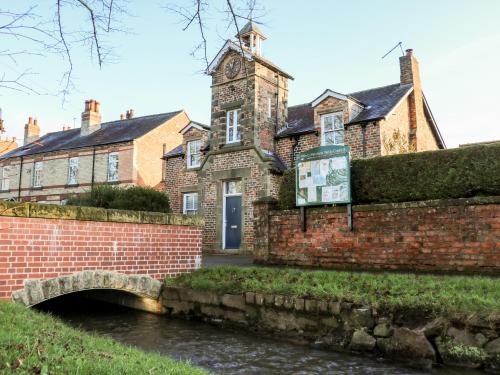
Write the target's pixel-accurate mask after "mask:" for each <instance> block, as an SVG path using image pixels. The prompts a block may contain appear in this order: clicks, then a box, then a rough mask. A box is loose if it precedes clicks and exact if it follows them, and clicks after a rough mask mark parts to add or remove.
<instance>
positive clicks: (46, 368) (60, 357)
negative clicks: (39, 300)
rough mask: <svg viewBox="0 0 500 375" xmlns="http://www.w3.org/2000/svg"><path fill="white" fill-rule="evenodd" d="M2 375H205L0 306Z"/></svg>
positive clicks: (34, 314)
mask: <svg viewBox="0 0 500 375" xmlns="http://www.w3.org/2000/svg"><path fill="white" fill-rule="evenodd" d="M0 373H1V374H10V373H12V374H42V375H49V374H52V375H55V374H81V375H86V374H88V375H90V374H92V375H99V374H106V375H112V374H117V375H118V374H120V375H124V374H130V375H137V374H172V375H173V374H175V375H181V374H189V375H191V374H200V375H201V374H207V373H206V372H205V371H203V370H201V369H197V368H195V367H192V366H190V365H189V364H187V363H181V362H176V361H174V360H171V359H169V358H167V357H162V356H160V355H157V354H152V353H145V352H142V351H140V350H138V349H134V348H132V347H128V346H124V345H121V344H119V343H116V342H114V341H113V340H111V339H108V338H104V337H98V336H94V335H90V334H87V333H84V332H80V331H78V330H76V329H73V328H70V327H68V326H66V325H65V324H63V323H62V322H60V321H58V320H57V319H54V318H52V317H51V316H49V315H46V314H42V313H38V312H36V311H33V310H30V309H27V308H26V307H23V306H20V305H16V304H14V303H10V302H0Z"/></svg>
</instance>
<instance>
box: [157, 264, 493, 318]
mask: <svg viewBox="0 0 500 375" xmlns="http://www.w3.org/2000/svg"><path fill="white" fill-rule="evenodd" d="M166 283H167V284H168V285H174V286H182V287H189V288H194V289H202V290H212V291H217V292H223V293H242V292H262V293H271V294H273V293H274V294H282V295H289V296H299V297H317V298H335V299H342V300H346V301H350V302H354V303H372V304H377V305H378V306H379V307H380V308H382V309H388V310H401V309H407V308H409V309H421V310H425V311H428V312H431V313H436V314H443V313H444V314H452V313H466V314H470V313H481V314H487V315H490V314H494V315H497V314H500V279H498V278H490V277H480V276H448V275H446V276H432V275H418V274H401V273H399V274H397V273H368V272H347V271H303V270H296V269H288V268H263V267H262V268H261V267H245V268H243V267H232V266H225V267H214V268H205V269H201V270H198V271H196V272H194V273H191V274H185V275H182V276H180V277H178V278H175V279H167V280H166Z"/></svg>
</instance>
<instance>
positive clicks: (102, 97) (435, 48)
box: [0, 0, 500, 147]
mask: <svg viewBox="0 0 500 375" xmlns="http://www.w3.org/2000/svg"><path fill="white" fill-rule="evenodd" d="M182 2H184V3H186V2H188V3H189V1H186V0H178V2H177V3H178V4H179V3H182ZM13 3H14V4H13ZM54 3H55V1H54V0H39V1H34V0H32V1H29V0H17V1H16V2H12V1H11V0H0V9H3V10H5V9H9V10H17V11H19V10H21V9H24V8H26V7H27V6H29V5H31V4H37V8H36V11H37V12H39V13H40V15H41V16H42V18H45V19H51V17H52V16H53V13H54V10H55V9H54ZM210 3H211V4H210V6H211V8H212V12H211V13H210V18H209V19H208V21H207V38H208V55H209V59H211V58H213V57H214V56H215V55H216V53H217V52H218V50H219V49H220V48H221V47H222V45H223V43H224V39H227V38H230V37H233V36H234V34H235V32H234V30H233V29H230V30H227V29H226V21H225V19H224V17H225V16H223V15H221V14H219V13H218V12H217V11H216V10H217V9H220V7H222V5H221V0H213V1H211V2H210ZM167 4H169V2H168V0H165V1H162V0H143V1H133V0H129V2H128V5H127V10H128V13H129V14H128V15H124V16H122V17H121V22H122V24H123V26H122V27H123V28H126V32H119V33H115V34H113V35H111V36H110V37H109V38H108V39H106V40H105V41H106V43H107V45H109V46H112V47H113V55H112V59H111V60H110V61H108V62H107V63H105V64H104V65H103V66H102V67H101V68H99V66H98V64H97V63H96V61H95V59H92V58H90V57H89V54H88V49H86V48H78V49H76V50H74V51H73V60H74V62H75V67H74V78H75V80H74V82H75V89H74V90H72V92H71V94H70V95H69V96H68V97H67V98H66V101H65V102H64V103H63V100H62V97H61V96H60V95H57V92H58V88H59V87H60V86H59V83H60V80H61V75H62V73H63V72H64V71H65V68H66V65H65V61H63V60H61V58H60V57H59V56H54V55H50V54H46V55H45V56H38V55H29V56H21V57H19V58H18V59H17V61H15V62H14V61H12V60H10V59H7V58H1V57H0V77H1V76H2V75H3V74H4V73H5V74H6V76H12V75H15V74H17V73H19V72H22V71H24V70H25V69H31V72H32V73H33V75H30V76H29V77H28V79H27V81H25V83H26V84H28V85H29V86H30V87H32V88H34V89H35V90H36V91H38V92H40V94H33V93H31V94H25V93H21V92H16V91H11V90H6V89H2V88H1V87H0V108H2V112H3V118H4V124H5V127H6V128H7V132H6V135H7V136H9V137H12V136H15V137H17V138H18V139H19V140H22V138H23V131H24V130H23V129H24V124H25V123H26V121H27V118H28V116H32V117H36V118H37V119H38V123H39V125H40V127H41V132H42V134H45V133H47V132H52V131H58V130H61V129H62V127H63V125H70V126H76V127H79V126H80V116H81V112H82V111H83V107H84V101H85V100H87V99H91V98H92V99H96V100H98V101H100V102H101V112H102V116H103V121H111V120H116V119H118V118H119V116H120V114H121V113H125V111H126V110H127V109H129V108H133V109H134V112H135V116H141V115H149V114H155V113H163V112H170V111H175V110H178V109H184V110H186V111H187V113H188V115H189V117H190V118H191V119H192V120H195V121H199V122H204V123H207V124H209V123H210V95H211V93H210V90H211V89H210V77H209V76H206V75H204V74H203V68H204V64H203V62H202V61H200V60H198V59H197V58H195V57H193V56H191V52H192V50H193V49H194V47H195V46H196V45H197V44H198V42H199V40H200V39H199V34H198V31H197V29H196V28H192V29H188V30H187V31H182V27H183V25H182V23H181V22H180V18H179V16H178V15H177V14H175V13H173V12H171V11H168V10H167V9H166V8H165V7H164V6H165V5H167ZM260 5H262V6H264V7H265V11H264V12H259V14H261V15H262V17H260V18H259V19H258V20H259V22H262V25H261V26H260V28H261V29H262V31H263V32H264V34H266V36H267V38H268V39H267V40H266V41H265V42H264V44H263V55H264V57H266V58H267V59H269V60H271V61H272V62H274V63H275V64H276V65H278V66H279V67H280V68H282V69H283V70H284V71H286V72H288V73H290V74H291V75H292V76H294V77H295V80H294V81H292V82H290V86H289V104H290V105H294V104H300V103H305V102H310V101H312V100H314V99H315V98H316V97H317V96H319V95H320V94H321V93H322V92H323V91H324V90H325V89H327V88H329V89H332V90H334V91H337V92H340V93H350V92H355V91H360V90H364V89H369V88H373V87H379V86H384V85H388V84H392V83H396V82H398V81H399V61H398V57H399V56H400V55H401V52H400V51H399V50H395V51H394V52H392V53H391V54H389V55H388V56H387V57H386V58H384V59H382V58H381V57H382V56H383V55H384V54H385V53H386V52H387V51H389V50H390V49H391V48H392V47H393V46H394V45H396V44H397V43H398V42H400V41H401V42H402V43H403V48H405V49H406V48H413V50H414V55H415V56H416V57H417V59H418V60H419V62H420V73H421V77H422V85H423V90H424V93H425V95H426V97H427V99H428V102H429V104H430V107H431V110H432V112H433V114H434V117H435V118H436V121H437V124H438V127H439V129H440V131H441V133H442V135H443V138H444V140H445V143H446V145H447V146H448V147H457V146H458V145H459V144H463V143H471V142H481V141H488V140H498V139H500V120H499V119H500V103H499V100H498V99H499V95H498V92H499V91H498V88H499V87H500V22H499V19H500V1H498V0H474V1H473V0H439V1H436V0H419V1H407V0H404V1H402V0H397V1H396V0H358V1H337V0H310V1H307V2H304V1H298V0H273V1H260ZM65 12H66V11H65ZM65 14H66V22H68V23H69V24H72V25H79V24H82V23H83V22H85V19H84V17H85V15H84V14H82V13H78V12H74V11H72V10H71V9H70V10H68V11H67V13H65ZM5 48H11V49H15V48H17V49H29V48H30V46H29V45H28V43H25V42H23V41H22V40H16V41H12V40H6V39H5V38H4V37H0V51H1V50H3V49H5Z"/></svg>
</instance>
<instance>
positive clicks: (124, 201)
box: [66, 185, 170, 212]
mask: <svg viewBox="0 0 500 375" xmlns="http://www.w3.org/2000/svg"><path fill="white" fill-rule="evenodd" d="M66 204H67V205H71V206H87V207H101V208H113V209H120V210H133V211H151V212H170V204H169V200H168V196H167V195H166V194H165V193H162V192H159V191H157V190H155V189H153V188H150V187H142V186H130V187H125V188H123V187H119V186H112V185H96V186H95V187H94V188H93V189H92V191H90V192H87V193H84V194H79V195H75V196H74V197H71V198H70V199H68V202H67V203H66Z"/></svg>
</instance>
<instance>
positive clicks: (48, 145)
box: [0, 110, 182, 159]
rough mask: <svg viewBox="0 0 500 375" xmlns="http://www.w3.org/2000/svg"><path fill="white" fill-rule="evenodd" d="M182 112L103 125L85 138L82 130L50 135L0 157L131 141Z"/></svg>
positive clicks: (5, 157)
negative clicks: (81, 133) (81, 132)
mask: <svg viewBox="0 0 500 375" xmlns="http://www.w3.org/2000/svg"><path fill="white" fill-rule="evenodd" d="M181 112H182V110H180V111H175V112H168V113H161V114H157V115H150V116H142V117H135V118H131V119H126V120H117V121H110V122H104V123H102V124H101V129H99V130H97V131H95V132H94V133H91V134H89V135H87V136H83V137H82V136H80V128H76V129H70V130H63V131H58V132H53V133H47V134H46V135H44V136H42V137H41V138H39V139H38V140H36V141H35V142H32V143H29V144H27V145H24V146H22V147H19V148H16V149H15V150H13V151H11V152H8V153H6V154H4V155H0V159H7V158H12V157H18V156H28V155H34V154H41V153H45V152H52V151H61V150H71V149H76V148H82V147H92V146H101V145H106V144H113V143H122V142H129V141H132V140H134V139H137V138H139V137H141V136H143V135H144V134H146V133H149V132H150V131H151V130H153V129H155V128H156V127H158V126H160V125H161V124H163V123H164V122H166V121H168V120H170V119H171V118H173V117H174V116H176V115H178V114H179V113H181Z"/></svg>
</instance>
